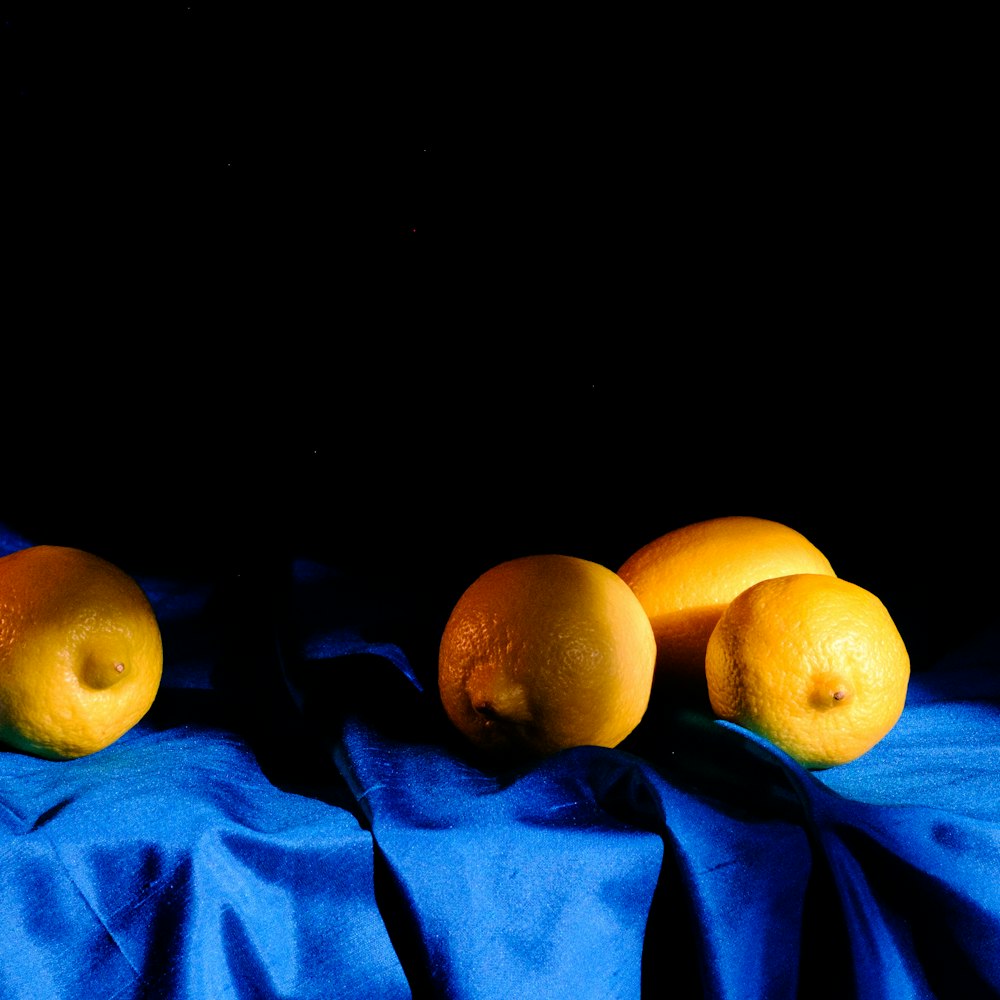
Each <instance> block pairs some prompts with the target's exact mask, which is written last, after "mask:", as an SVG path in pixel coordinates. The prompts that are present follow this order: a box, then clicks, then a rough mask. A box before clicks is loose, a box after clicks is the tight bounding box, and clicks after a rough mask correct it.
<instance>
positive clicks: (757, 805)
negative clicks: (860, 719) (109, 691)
mask: <svg viewBox="0 0 1000 1000" xmlns="http://www.w3.org/2000/svg"><path fill="white" fill-rule="evenodd" d="M29 543H30V540H28V539H24V538H21V537H19V536H18V535H16V534H15V533H14V532H12V531H10V530H8V529H4V528H2V527H0V554H3V553H5V552H8V551H13V550H14V549H16V548H19V547H22V546H23V545H25V544H29ZM123 568H125V569H127V570H128V569H130V567H128V566H124V567H123ZM268 573H269V576H268V579H267V580H266V581H263V580H256V581H248V580H241V581H230V582H229V583H227V584H226V585H225V586H223V585H220V584H218V583H217V582H216V581H202V580H199V579H187V578H184V579H182V578H180V577H169V578H166V577H164V578H156V577H151V576H146V577H142V576H140V577H139V579H140V582H141V583H142V585H143V586H144V588H145V589H146V591H147V593H148V594H149V596H150V598H151V600H152V601H153V604H154V607H155V608H156V611H157V614H158V616H159V619H160V623H161V627H162V630H163V635H164V648H165V673H164V681H163V685H162V687H161V690H160V693H159V695H158V697H157V700H156V703H155V704H154V706H153V709H152V710H151V711H150V713H149V714H148V715H147V717H146V718H145V719H144V720H143V721H142V722H141V723H140V724H139V725H138V726H137V727H135V729H133V730H132V731H131V732H129V733H128V734H126V735H125V736H124V737H122V738H121V739H120V740H119V741H118V742H117V743H115V744H113V745H112V746H110V747H108V748H107V749H105V750H103V751H101V752H100V753H97V754H94V755H92V756H90V757H87V758H82V759H80V760H75V761H69V762H52V761H45V760H39V759H36V758H33V757H30V756H27V755H24V754H20V753H16V752H11V751H3V752H0V864H2V871H3V875H2V879H0V922H2V926H0V1000H57V998H58V1000H63V998H76V997H84V996H85V997H87V998H88V1000H132V998H156V997H165V998H167V997H169V998H183V1000H221V998H241V1000H242V998H251V997H254V998H294V1000H311V998H317V1000H319V998H323V1000H329V998H345V1000H364V998H369V997H370V998H373V1000H375V998H377V1000H392V998H403V997H410V996H414V997H448V998H463V1000H466V998H467V1000H473V998H481V1000H512V998H518V1000H541V998H552V1000H563V998H566V1000H612V998H639V997H661V996H672V997H682V998H685V997H692V998H696V997H711V998H731V1000H765V998H766V1000H786V998H788V1000H791V998H806V1000H808V998H812V997H825V996H835V997H841V998H850V997H864V998H873V1000H874V998H878V1000H910V998H913V1000H915V998H954V1000H974V998H980V997H997V996H1000V781H998V777H997V776H998V774H1000V631H992V630H991V629H990V628H988V627H987V628H985V629H984V630H982V631H981V632H978V633H977V634H975V635H972V636H969V637H967V639H966V640H965V641H964V642H963V643H962V644H961V645H957V646H956V648H955V649H954V650H953V651H951V652H950V653H947V654H945V655H943V656H942V657H940V658H939V659H938V660H937V661H936V662H935V663H934V664H933V665H930V666H928V668H927V669H924V670H921V671H919V672H915V673H914V675H913V677H912V680H911V685H910V690H909V695H908V700H907V704H906V708H905V711H904V713H903V716H902V718H901V720H900V722H899V723H898V725H897V726H896V727H895V728H894V729H893V731H892V732H891V733H890V734H889V735H888V736H887V737H886V738H885V739H884V740H883V741H882V742H881V743H880V744H879V745H878V746H876V747H875V748H874V749H873V750H872V751H871V752H870V753H868V754H867V755H865V756H864V757H862V758H861V759H860V760H858V761H856V762H854V763H851V764H847V765H844V766H841V767H838V768H833V769H830V770H826V771H815V772H809V771H806V770H803V769H802V768H801V767H799V766H797V765H796V764H795V763H794V762H793V761H791V760H790V759H789V758H788V757H787V756H785V755H784V754H782V753H781V752H779V751H777V750H776V749H775V748H774V747H773V746H771V745H770V744H768V743H767V742H765V741H763V740H760V739H757V738H755V737H753V736H751V735H749V734H747V733H746V732H744V731H742V730H739V729H737V728H736V727H733V726H730V725H727V724H724V723H721V722H718V721H716V720H713V719H712V718H711V716H710V715H709V714H708V713H707V712H704V711H702V710H700V709H699V708H698V707H697V706H681V705H671V704H669V703H664V700H663V699H662V698H659V697H657V696H656V695H654V699H653V702H652V704H651V706H650V710H649V712H648V713H647V716H646V718H645V719H644V720H643V722H642V724H641V725H640V726H639V727H638V729H637V730H636V731H635V732H634V733H633V734H632V736H630V737H629V739H628V740H626V742H625V743H624V744H623V745H622V746H621V747H619V748H617V749H615V750H605V749H599V748H593V747H582V748H578V749H574V750H570V751H567V752H563V753H560V754H556V755H554V756H552V757H549V758H548V759H546V760H543V761H541V762H539V763H537V764H535V765H533V766H527V767H523V768H520V769H499V768H496V767H491V766H489V765H488V764H487V763H485V762H484V761H482V760H479V759H477V758H476V756H475V754H474V753H473V752H472V751H471V750H470V749H469V748H468V747H466V746H465V745H464V743H463V742H462V741H461V739H460V738H459V737H458V736H457V734H456V733H455V732H454V731H453V730H452V729H451V727H450V726H449V725H448V724H447V721H446V720H445V719H444V717H443V714H442V712H441V710H440V705H439V702H438V700H437V691H436V687H435V685H434V679H433V676H432V674H431V673H430V672H429V671H428V669H427V665H426V664H425V663H420V662H416V659H415V658H414V657H412V656H411V655H409V649H408V648H407V644H406V642H405V641H404V640H401V641H399V642H394V641H391V639H387V638H386V637H385V636H384V635H383V634H381V633H380V631H379V629H377V628H375V627H373V624H372V623H373V622H374V621H375V620H376V619H377V618H378V614H377V613H375V612H373V609H372V608H371V607H370V606H369V605H368V604H367V603H366V600H367V599H366V597H365V596H364V595H363V594H359V593H357V592H355V591H354V590H353V588H352V580H351V579H350V578H349V576H347V575H345V574H344V573H343V572H341V571H338V569H337V568H336V567H334V566H331V565H327V564H326V563H323V562H317V561H309V560H295V561H292V562H290V563H289V564H288V565H287V566H284V567H281V568H280V571H279V570H278V569H275V568H274V567H272V568H271V569H269V571H268Z"/></svg>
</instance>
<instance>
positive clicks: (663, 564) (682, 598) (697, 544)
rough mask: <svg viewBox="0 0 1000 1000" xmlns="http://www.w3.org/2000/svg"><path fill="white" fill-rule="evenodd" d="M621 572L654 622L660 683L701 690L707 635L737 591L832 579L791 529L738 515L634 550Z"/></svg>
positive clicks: (686, 528) (823, 561) (821, 558)
mask: <svg viewBox="0 0 1000 1000" xmlns="http://www.w3.org/2000/svg"><path fill="white" fill-rule="evenodd" d="M618 573H619V575H620V576H621V577H622V579H623V580H625V581H626V582H627V583H628V585H629V586H630V587H631V588H632V589H633V590H634V591H635V593H636V596H637V597H638V598H639V600H640V601H641V602H642V606H643V607H644V608H645V609H646V613H647V614H648V615H649V619H650V621H651V622H652V625H653V633H654V635H655V636H656V646H657V666H656V674H657V679H660V678H663V677H670V678H672V679H674V680H679V681H681V682H683V683H696V684H698V685H699V686H700V687H701V688H702V689H704V683H705V649H706V647H707V646H708V637H709V636H710V635H711V634H712V629H713V628H715V624H716V622H718V620H719V618H720V617H721V615H722V612H723V611H724V610H725V608H726V607H727V606H728V604H729V602H730V601H732V600H733V598H734V597H736V595H737V594H739V593H741V592H742V591H744V590H746V588H747V587H749V586H751V585H752V584H754V583H757V582H758V581H760V580H764V579H767V578H768V577H773V576H787V575H788V574H791V573H824V574H828V575H830V576H834V575H835V574H834V571H833V567H832V566H831V565H830V561H829V560H828V559H827V557H826V556H825V555H824V554H823V553H822V552H821V551H820V550H819V549H818V548H817V547H816V546H815V545H813V543H812V542H810V541H809V539H807V538H806V537H805V536H804V535H802V534H801V533H800V532H798V531H796V530H795V529H794V528H791V527H789V526H788V525H785V524H781V523H779V522H777V521H771V520H768V519H766V518H760V517H738V516H734V517H716V518H711V519H709V520H706V521H698V522H695V523H693V524H687V525H684V526H682V527H679V528H675V529H674V530H673V531H669V532H667V533H666V534H664V535H661V536H660V537H659V538H656V539H654V540H653V541H651V542H649V543H647V544H646V545H644V546H643V547H642V548H640V549H639V550H637V551H636V552H635V553H633V554H632V555H631V556H630V557H629V558H628V559H627V560H626V561H625V562H624V563H623V564H622V566H621V567H620V568H619V570H618Z"/></svg>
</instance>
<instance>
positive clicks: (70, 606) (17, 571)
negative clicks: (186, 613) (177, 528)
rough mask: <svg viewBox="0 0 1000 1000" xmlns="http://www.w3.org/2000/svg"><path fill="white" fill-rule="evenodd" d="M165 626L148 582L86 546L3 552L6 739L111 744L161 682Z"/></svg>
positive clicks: (53, 744) (75, 752)
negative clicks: (144, 585) (146, 588)
mask: <svg viewBox="0 0 1000 1000" xmlns="http://www.w3.org/2000/svg"><path fill="white" fill-rule="evenodd" d="M162 667H163V647H162V642H161V636H160V629H159V625H158V623H157V620H156V616H155V614H154V612H153V609H152V607H151V606H150V603H149V601H148V600H147V598H146V595H145V594H144V593H143V591H142V589H141V588H140V586H139V584H138V583H137V582H136V581H135V580H134V579H133V578H132V577H131V576H129V575H128V574H127V573H125V572H124V571H123V570H121V569H119V568H118V567H117V566H114V565H112V564H111V563H109V562H107V561H106V560H104V559H101V558H99V557H98V556H96V555H93V554H91V553H88V552H83V551H81V550H80V549H75V548H68V547H65V546H58V545H36V546H32V547H30V548H26V549H22V550H20V551H18V552H13V553H11V554H10V555H7V556H4V557H3V558H0V741H2V742H3V743H5V744H7V745H8V746H9V747H12V748H14V749H17V750H22V751H25V752H27V753H31V754H35V755H37V756H40V757H47V758H50V759H53V760H63V759H69V758H73V757H81V756H84V755H86V754H91V753H94V752H96V751H98V750H102V749H103V748H104V747H106V746H108V745H109V744H111V743H113V742H114V741H115V740H117V739H118V738H119V737H120V736H122V735H123V734H124V733H126V732H127V731H128V730H129V729H131V728H132V727H133V726H134V725H135V724H136V723H137V722H138V721H139V720H140V719H141V718H142V717H143V716H144V715H145V714H146V712H147V711H148V710H149V708H150V706H151V705H152V703H153V700H154V698H155V697H156V693H157V691H158V689H159V684H160V677H161V673H162Z"/></svg>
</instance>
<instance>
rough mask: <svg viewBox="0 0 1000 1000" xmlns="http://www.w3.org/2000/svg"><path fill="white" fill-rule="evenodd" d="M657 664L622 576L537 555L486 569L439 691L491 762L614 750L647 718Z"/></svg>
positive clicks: (452, 622)
mask: <svg viewBox="0 0 1000 1000" xmlns="http://www.w3.org/2000/svg"><path fill="white" fill-rule="evenodd" d="M655 661H656V642H655V640H654V638H653V630H652V627H651V625H650V623H649V619H648V617H647V616H646V613H645V611H644V610H643V608H642V605H641V604H640V603H639V600H638V598H636V596H635V594H634V593H633V592H632V591H631V589H630V588H629V587H628V585H627V584H626V583H625V582H624V581H623V580H622V579H621V577H620V576H618V575H617V574H616V573H615V572H614V571H613V570H610V569H608V568H607V567H605V566H602V565H600V564H598V563H595V562H591V561H589V560H586V559H580V558H577V557H575V556H566V555H558V554H556V555H529V556H522V557H520V558H516V559H512V560H509V561H507V562H504V563H500V564H499V565H497V566H494V567H493V568H492V569H489V570H487V571H486V572H485V573H484V574H482V575H481V576H480V577H478V578H477V579H476V580H475V581H474V582H473V583H472V584H471V585H470V586H469V587H468V588H467V589H466V591H465V592H464V593H463V594H462V596H461V597H460V598H459V600H458V602H457V603H456V605H455V607H454V608H453V610H452V612H451V614H450V616H449V618H448V621H447V623H446V625H445V628H444V632H443V635H442V637H441V643H440V650H439V660H438V668H439V669H438V686H439V690H440V695H441V700H442V704H443V706H444V708H445V711H446V712H447V714H448V717H449V718H450V719H451V721H452V722H453V723H454V725H455V726H456V727H457V728H458V729H459V730H460V731H461V732H462V733H463V734H464V735H465V736H466V737H467V738H468V739H469V740H470V741H471V742H472V743H473V744H474V745H475V746H477V747H478V748H480V749H482V750H484V751H486V752H488V753H491V754H495V755H498V756H523V755H529V756H530V755H544V754H549V753H554V752H556V751H558V750H562V749H566V748H569V747H574V746H588V745H589V746H603V747H614V746H617V745H618V744H619V743H620V742H621V741H622V740H623V739H625V737H626V736H628V735H629V733H631V732H632V730H633V729H634V728H635V727H636V725H638V723H639V721H640V720H641V719H642V717H643V715H644V714H645V711H646V708H647V706H648V704H649V698H650V692H651V687H652V680H653V668H654V664H655Z"/></svg>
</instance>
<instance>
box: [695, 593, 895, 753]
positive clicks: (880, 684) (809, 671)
mask: <svg viewBox="0 0 1000 1000" xmlns="http://www.w3.org/2000/svg"><path fill="white" fill-rule="evenodd" d="M705 671H706V678H707V682H708V693H709V699H710V701H711V703H712V708H713V710H714V711H715V713H716V714H717V715H718V716H719V717H720V718H723V719H727V720H729V721H730V722H735V723H737V724H738V725H741V726H743V727H745V728H747V729H750V730H752V731H753V732H755V733H758V734H759V735H761V736H764V737H765V738H767V739H769V740H770V741H771V742H772V743H774V744H775V745H776V746H778V747H780V748H781V749H782V750H784V751H785V752H786V753H788V754H789V755H790V756H791V757H794V758H795V759H796V760H797V761H799V763H801V764H803V765H804V766H806V767H810V768H824V767H832V766H834V765H837V764H845V763H847V762H849V761H852V760H855V759H856V758H858V757H860V756H861V755H862V754H864V753H867V751H869V750H870V749H871V748H872V747H873V746H875V744H876V743H878V742H879V741H880V740H882V739H883V738H884V737H885V735H886V734H887V733H888V732H889V731H890V730H891V729H892V728H893V726H895V725H896V723H897V722H898V721H899V717H900V715H901V714H902V712H903V707H904V704H905V701H906V692H907V687H908V684H909V677H910V658H909V655H908V654H907V650H906V646H905V645H904V643H903V639H902V637H901V636H900V634H899V632H898V630H897V628H896V625H895V623H894V622H893V620H892V618H891V617H890V615H889V612H888V610H887V609H886V608H885V606H884V605H883V604H882V602H881V601H880V600H879V599H878V598H877V597H876V596H875V595H874V594H872V593H871V592H870V591H867V590H865V589H864V588H862V587H859V586H857V585H856V584H853V583H848V582H847V581H846V580H841V579H839V578H838V577H831V576H824V575H821V574H813V573H802V574H794V575H791V576H783V577H777V578H774V579H769V580H763V581H761V582H760V583H757V584H754V585H753V586H752V587H750V588H748V589H747V590H745V591H744V592H743V593H742V594H740V595H739V596H737V597H736V599H735V600H733V601H732V603H731V604H730V605H729V607H728V608H727V609H726V610H725V612H724V613H723V614H722V617H721V618H720V619H719V621H718V624H717V625H716V626H715V629H714V631H713V632H712V635H711V638H710V639H709V642H708V650H707V653H706V658H705Z"/></svg>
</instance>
